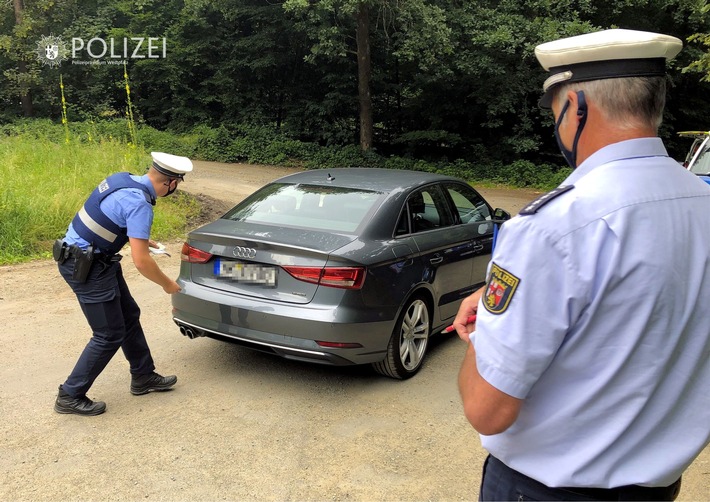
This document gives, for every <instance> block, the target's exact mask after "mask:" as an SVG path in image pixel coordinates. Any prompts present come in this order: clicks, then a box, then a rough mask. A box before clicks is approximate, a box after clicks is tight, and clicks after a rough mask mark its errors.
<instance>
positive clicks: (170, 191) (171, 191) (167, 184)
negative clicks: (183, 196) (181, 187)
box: [163, 178, 178, 197]
mask: <svg viewBox="0 0 710 502" xmlns="http://www.w3.org/2000/svg"><path fill="white" fill-rule="evenodd" d="M173 181H174V182H175V187H174V188H168V193H166V194H165V195H163V197H167V196H168V195H172V194H173V193H174V192H175V190H177V186H178V183H177V178H173V179H171V180H170V181H168V182H167V183H164V185H165V186H166V187H170V184H171V183H172V182H173Z"/></svg>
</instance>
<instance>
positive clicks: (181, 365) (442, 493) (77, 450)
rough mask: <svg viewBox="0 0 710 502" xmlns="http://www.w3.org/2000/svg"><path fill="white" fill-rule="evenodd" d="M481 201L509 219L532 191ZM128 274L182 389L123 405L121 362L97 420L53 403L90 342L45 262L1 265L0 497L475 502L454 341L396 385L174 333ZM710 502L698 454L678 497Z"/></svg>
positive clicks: (364, 371) (474, 444)
mask: <svg viewBox="0 0 710 502" xmlns="http://www.w3.org/2000/svg"><path fill="white" fill-rule="evenodd" d="M292 171H294V170H293V169H284V168H273V167H264V166H245V165H224V164H216V163H206V162H198V163H196V170H195V172H194V173H193V174H192V175H190V176H189V177H188V180H187V181H186V182H185V184H184V185H181V188H182V189H185V190H187V191H189V192H191V193H194V194H196V195H199V196H200V198H201V199H202V200H210V201H211V206H212V213H214V214H217V213H220V212H223V211H224V210H225V209H227V208H228V207H231V205H232V204H233V203H235V202H236V201H238V200H240V199H241V198H243V197H244V196H245V195H247V194H249V193H251V192H252V191H253V190H255V189H256V188H258V187H260V186H262V185H263V184H265V183H266V182H268V181H271V180H272V179H274V178H276V177H278V176H281V175H283V174H286V173H288V172H292ZM482 192H483V193H484V195H485V196H486V197H487V198H488V199H489V200H490V201H492V203H493V204H494V205H498V206H501V207H503V208H505V209H508V210H509V211H511V212H517V210H519V209H520V207H522V205H524V204H525V203H526V202H527V201H529V200H531V199H532V198H534V197H535V195H536V194H535V193H534V192H530V191H517V190H516V191H505V190H482ZM207 195H209V197H211V198H213V199H208V198H207V197H206V196H207ZM159 206H160V203H158V209H157V210H159ZM166 244H167V246H168V251H170V252H172V257H167V256H160V257H158V258H157V260H158V262H159V264H160V265H161V267H162V268H163V269H164V270H165V271H166V273H167V274H168V275H170V276H173V277H175V276H177V274H178V269H179V264H180V263H179V251H180V245H181V242H179V241H175V242H169V243H166ZM123 265H124V267H123V268H124V274H125V275H126V279H127V281H128V283H129V286H130V287H131V290H132V292H133V295H134V296H135V298H136V300H137V301H138V304H139V305H140V306H141V308H142V312H143V313H142V324H143V327H144V329H145V331H146V335H147V337H148V341H149V343H150V345H151V349H152V352H153V357H154V359H155V361H156V365H157V370H158V371H159V372H162V373H163V374H172V373H175V374H177V375H178V378H179V380H178V383H177V385H176V387H175V389H174V390H172V391H170V392H164V393H151V394H148V395H144V396H133V395H131V394H130V393H129V383H130V378H129V373H128V365H127V363H126V361H125V359H124V358H123V356H122V355H121V354H119V355H118V356H117V357H115V358H114V359H113V360H112V361H111V363H110V364H109V366H108V367H107V368H106V370H105V371H104V372H103V373H102V374H101V376H99V378H98V380H97V381H96V383H95V384H94V386H93V387H92V389H91V391H90V392H89V396H90V397H92V398H94V399H100V400H103V401H106V403H107V406H108V411H107V412H106V413H105V414H103V415H100V416H97V417H79V416H73V415H59V414H56V413H54V411H53V409H52V406H53V402H54V399H55V396H56V393H57V386H58V384H59V383H61V382H62V381H63V380H64V379H65V378H66V376H67V374H68V372H69V371H70V370H71V367H72V366H73V364H74V362H75V361H76V358H77V357H78V355H79V353H80V351H81V350H82V348H83V347H84V345H85V344H86V341H87V339H88V336H89V332H88V328H87V325H86V321H85V320H84V318H83V316H82V314H81V312H80V310H79V307H78V305H77V303H76V300H75V298H74V296H73V294H72V293H71V291H70V290H69V288H68V287H67V286H66V284H65V283H64V282H63V281H62V279H61V277H60V276H59V274H58V272H57V270H56V266H55V264H54V262H52V261H49V260H44V261H36V262H32V263H28V264H23V265H16V266H6V267H0V319H1V320H2V323H3V325H4V328H3V330H2V343H0V361H1V362H2V364H1V365H0V366H1V367H0V380H1V381H2V382H3V385H2V387H1V388H0V417H2V420H1V421H0V476H1V478H2V482H0V500H2V501H20V500H26V501H40V500H42V501H43V500H51V501H65V500H72V501H80V500H81V501H83V500H96V501H99V500H116V501H138V500H165V501H203V500H204V501H213V500H215V501H216V500H298V501H300V500H318V501H320V500H364V501H371V500H372V501H379V500H388V501H389V500H396V501H398V500H407V501H411V500H416V501H419V500H472V499H476V497H477V490H478V483H479V473H480V469H481V465H482V462H483V460H484V458H485V452H484V451H483V450H482V449H481V447H480V443H479V440H478V436H477V435H476V433H475V432H474V431H473V429H472V428H471V427H470V426H469V425H468V423H467V422H466V420H465V418H464V417H463V414H462V411H461V406H460V402H459V398H458V393H457V389H456V375H457V372H458V367H459V364H460V361H461V359H462V357H463V351H464V346H463V344H462V342H460V341H459V340H458V339H457V338H456V337H455V336H449V337H442V338H439V339H437V340H436V341H435V342H434V343H433V344H432V347H431V352H430V354H429V357H428V359H427V361H426V363H425V366H424V368H423V369H422V371H421V372H420V373H419V374H418V375H417V376H416V377H414V378H413V379H410V380H407V381H403V382H401V381H394V380H390V379H386V378H383V377H380V376H377V375H375V374H373V373H372V372H371V371H370V370H369V368H366V367H350V368H331V367H325V366H318V365H314V364H305V363H298V362H293V361H286V360H282V359H277V358H275V357H272V356H268V355H264V354H260V353H256V352H251V351H248V350H246V349H243V348H240V347H237V346H232V345H229V344H225V343H222V342H217V341H214V340H210V339H204V338H203V339H198V340H189V339H187V338H185V337H183V336H181V335H180V334H179V332H178V330H177V327H176V326H175V325H174V324H173V323H172V321H171V318H170V309H171V307H170V298H169V297H168V296H167V295H165V294H164V293H163V291H162V290H161V289H160V288H159V287H157V286H156V285H154V284H153V283H151V282H150V281H148V280H146V279H144V278H143V277H141V276H140V275H139V274H138V273H137V272H136V271H135V268H134V267H133V265H132V263H131V261H130V257H124V260H123ZM709 499H710V451H709V450H707V449H706V451H705V452H704V453H703V454H702V455H701V457H700V458H699V459H697V460H696V462H695V463H694V464H693V465H692V466H691V468H690V470H689V471H688V473H687V474H686V476H685V477H684V483H683V490H682V492H681V495H680V499H679V500H684V501H690V500H709Z"/></svg>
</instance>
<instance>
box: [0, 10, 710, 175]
mask: <svg viewBox="0 0 710 502" xmlns="http://www.w3.org/2000/svg"><path fill="white" fill-rule="evenodd" d="M19 3H20V2H3V3H2V5H0V121H3V120H4V121H6V122H7V121H11V120H14V119H15V118H17V117H18V116H21V115H23V114H25V115H27V114H29V113H32V114H33V115H34V116H35V117H44V118H50V119H53V120H55V121H57V120H59V119H60V118H61V115H62V105H61V96H60V93H59V77H60V75H62V78H63V82H64V85H65V95H66V100H67V118H68V120H69V122H70V123H73V122H82V121H91V120H94V121H96V120H99V119H102V118H110V117H122V116H125V113H126V105H127V94H126V92H125V88H124V87H125V83H124V79H123V66H122V65H109V64H95V65H86V64H83V65H82V64H72V63H73V62H74V59H70V60H67V61H64V62H63V64H62V65H61V66H59V67H50V66H46V65H42V64H41V63H40V60H39V59H38V55H37V53H36V52H37V50H38V41H39V40H40V38H41V37H42V36H48V35H50V34H51V35H54V36H57V37H60V38H61V39H62V40H64V41H65V42H66V43H67V44H68V45H69V49H71V48H72V47H71V43H70V41H71V40H72V38H73V37H80V38H82V39H83V40H84V41H87V40H89V39H91V38H92V37H100V38H102V39H104V40H108V39H110V38H114V39H116V40H121V39H123V37H129V38H130V37H158V38H162V37H165V40H166V45H167V57H165V58H162V57H160V58H157V59H133V58H128V59H127V69H128V73H129V75H130V78H131V97H132V100H133V104H134V106H135V113H136V118H137V120H138V121H139V122H141V123H143V124H146V125H149V126H152V127H154V128H156V129H158V130H162V131H164V130H172V131H174V132H178V133H180V134H183V135H185V136H187V137H191V138H192V139H191V141H197V142H200V143H201V144H200V145H199V148H200V149H201V150H202V151H205V152H207V151H209V152H211V153H210V155H209V157H210V158H220V159H223V160H227V159H229V160H236V159H239V160H245V159H248V160H253V161H258V162H266V161H269V162H278V163H281V162H288V161H289V159H292V158H298V159H308V161H309V162H313V163H314V164H316V165H320V164H325V163H328V162H336V161H338V159H343V160H344V161H348V160H350V159H352V158H353V157H354V156H355V152H354V150H353V147H354V145H357V144H358V139H357V138H358V127H359V122H358V71H357V70H358V61H357V57H356V54H357V50H356V44H355V28H356V23H355V17H354V16H355V13H356V11H357V8H358V7H359V6H362V5H367V6H368V8H369V12H370V18H369V19H370V24H369V42H370V43H369V47H370V52H371V60H372V72H371V80H370V91H371V92H370V94H371V98H372V112H373V124H374V141H373V144H374V149H375V153H376V154H375V155H374V156H373V157H372V159H377V162H387V159H390V157H391V156H392V155H396V156H397V158H398V159H399V158H410V159H420V160H422V161H423V162H425V163H431V164H439V163H445V164H446V165H447V166H448V167H447V168H450V167H451V166H452V165H453V166H461V167H463V166H464V165H466V166H469V165H483V166H495V165H499V166H512V165H520V163H521V162H528V163H530V162H531V163H533V164H536V165H538V164H541V165H547V164H549V165H553V166H554V165H557V166H559V165H562V164H563V162H562V161H561V158H560V156H559V153H558V150H557V146H556V145H555V142H554V139H553V136H552V127H551V124H550V118H549V116H547V115H545V114H543V113H541V111H540V110H539V109H538V108H537V99H538V97H539V95H540V88H541V83H542V81H543V80H544V78H545V75H544V72H543V71H542V70H541V69H540V68H539V65H538V64H537V62H536V61H535V58H534V55H533V49H534V46H535V45H537V44H538V43H540V42H543V41H547V40H550V39H553V38H555V37H558V36H561V35H574V34H579V33H583V32H586V31H591V30H593V29H597V28H608V27H622V28H632V29H644V30H652V31H660V32H664V33H668V34H672V35H675V36H678V37H679V38H681V39H683V40H687V39H688V38H689V37H691V36H693V35H695V34H698V35H695V38H693V40H694V42H692V43H689V44H688V46H687V47H686V49H685V50H684V51H683V52H682V53H681V55H680V56H679V57H678V58H677V60H676V61H675V62H674V63H673V64H672V67H671V70H670V80H671V83H672V86H671V89H670V92H669V101H668V107H667V115H666V121H665V125H664V129H663V131H662V134H663V135H664V136H665V137H666V139H668V140H670V142H669V147H670V149H671V152H672V153H673V154H674V155H676V156H681V155H682V152H683V150H684V149H685V147H686V146H687V145H686V144H685V143H684V142H678V141H677V140H676V139H675V135H674V133H675V132H676V131H679V130H686V129H707V128H708V120H707V116H708V103H707V98H706V96H707V94H708V85H709V83H708V82H704V81H702V77H703V76H706V75H707V71H708V64H707V46H705V45H703V44H704V43H705V44H706V43H707V38H706V37H705V36H704V35H703V34H707V33H710V20H708V16H707V15H706V11H707V5H706V2H705V1H704V0H623V1H618V2H592V1H591V0H561V1H555V2H552V1H550V0H526V1H524V2H523V1H521V0H503V1H498V0H496V1H490V0H483V1H476V2H468V1H455V0H319V1H315V0H284V1H282V2H267V1H264V0H212V1H207V0H161V1H157V0H115V1H111V2H107V1H105V0H91V1H88V2H87V1H83V0H82V1H79V0H51V1H50V0H25V2H24V8H23V9H22V10H21V11H20V12H18V11H17V10H16V9H15V10H13V5H14V4H19ZM70 56H71V55H70ZM77 58H78V59H81V58H83V60H86V59H87V58H88V56H87V55H86V54H85V53H79V54H78V55H77ZM684 69H686V70H685V71H684ZM83 123H86V122H83ZM146 131H148V129H144V131H143V132H144V133H145V134H150V135H152V136H154V137H155V138H156V141H157V140H158V135H157V134H156V133H155V132H154V131H152V130H151V132H150V133H148V132H146ZM164 141H166V142H167V143H168V144H171V143H170V141H169V140H164ZM188 143H190V142H189V141H188ZM227 144H228V145H227ZM265 145H268V147H265ZM171 146H179V145H172V144H171ZM325 146H329V147H332V148H331V149H323V148H322V147H325ZM195 148H198V146H195ZM165 149H166V150H168V148H165ZM355 150H356V148H355ZM372 159H371V158H370V157H367V158H365V159H364V160H362V162H370V161H371V160H372ZM457 159H463V160H457ZM396 162H400V161H399V160H397V161H396ZM413 162H414V161H413ZM348 163H349V162H348ZM516 163H517V164H516ZM466 168H467V167H466ZM512 171H514V173H516V175H517V174H520V173H522V172H525V171H526V169H520V168H518V169H512ZM467 177H469V178H471V177H472V176H467Z"/></svg>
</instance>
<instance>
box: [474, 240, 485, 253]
mask: <svg viewBox="0 0 710 502" xmlns="http://www.w3.org/2000/svg"><path fill="white" fill-rule="evenodd" d="M479 251H483V244H481V243H480V242H474V243H473V252H474V253H478V252H479Z"/></svg>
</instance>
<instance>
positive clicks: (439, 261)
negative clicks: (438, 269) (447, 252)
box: [429, 256, 444, 265]
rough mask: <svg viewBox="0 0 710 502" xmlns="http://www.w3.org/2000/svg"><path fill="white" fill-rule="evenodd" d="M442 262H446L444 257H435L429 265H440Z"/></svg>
mask: <svg viewBox="0 0 710 502" xmlns="http://www.w3.org/2000/svg"><path fill="white" fill-rule="evenodd" d="M442 261H444V257H443V256H435V257H434V258H431V259H430V260H429V263H431V264H432V265H438V264H439V263H441V262H442Z"/></svg>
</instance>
